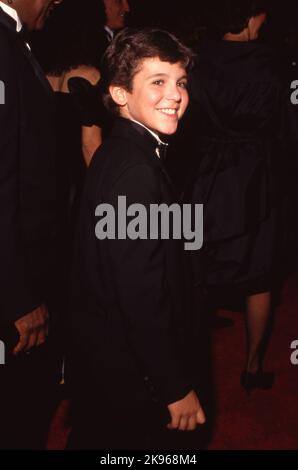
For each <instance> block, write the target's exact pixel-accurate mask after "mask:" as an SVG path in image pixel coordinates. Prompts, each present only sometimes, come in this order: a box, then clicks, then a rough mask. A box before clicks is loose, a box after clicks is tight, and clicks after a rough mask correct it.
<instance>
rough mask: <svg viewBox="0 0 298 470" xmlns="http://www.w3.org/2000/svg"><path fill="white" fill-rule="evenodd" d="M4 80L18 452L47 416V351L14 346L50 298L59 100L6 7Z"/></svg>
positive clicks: (1, 175)
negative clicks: (22, 324)
mask: <svg viewBox="0 0 298 470" xmlns="http://www.w3.org/2000/svg"><path fill="white" fill-rule="evenodd" d="M0 80H1V82H3V84H4V88H5V103H4V104H0V227H1V230H0V260H1V261H0V286H1V287H0V289H1V295H0V339H1V340H4V341H5V342H6V346H7V347H6V362H7V364H6V365H5V366H1V367H2V368H1V370H0V386H1V409H0V413H1V423H2V426H1V433H0V448H3V447H4V448H5V446H7V447H13V448H15V447H17V448H18V447H21V446H24V447H26V446H27V444H28V446H32V445H35V444H33V441H31V440H30V437H29V436H31V431H33V432H37V433H39V432H40V429H37V428H36V429H34V426H35V424H36V421H35V416H34V410H31V409H30V407H31V405H32V406H34V407H36V409H37V410H38V411H37V413H40V416H41V415H42V413H43V411H41V410H42V407H44V406H45V403H44V402H43V403H41V402H40V403H39V401H38V400H39V399H40V397H39V398H38V395H39V394H41V393H44V390H43V391H41V390H40V386H41V385H42V382H43V380H44V375H45V374H48V377H50V376H51V373H50V370H47V365H46V363H45V362H44V355H46V353H45V349H46V347H43V348H42V349H41V350H40V351H39V352H32V353H31V355H28V356H27V355H25V354H24V353H23V354H21V355H20V356H19V357H17V358H12V357H10V355H9V349H10V347H12V346H14V345H15V344H16V341H17V335H16V333H17V331H16V330H14V322H15V321H16V320H17V319H18V318H21V317H23V316H24V315H26V314H27V313H29V312H31V311H32V310H34V309H35V308H36V307H38V306H39V305H40V304H41V303H43V302H47V300H48V298H49V296H50V290H51V289H50V284H51V282H52V276H53V269H52V264H53V259H54V256H53V252H54V245H55V244H54V240H55V237H56V230H57V227H56V224H55V220H56V196H55V194H56V191H55V161H54V157H55V152H54V136H53V122H52V106H53V100H52V93H51V89H50V87H49V85H48V83H47V80H46V78H45V77H44V76H43V75H42V72H41V70H40V68H39V66H38V64H37V63H36V61H35V59H34V58H33V57H32V55H31V52H30V51H29V49H28V48H27V46H26V44H25V43H24V41H23V39H22V35H21V34H18V33H17V32H16V24H15V22H14V20H13V19H11V17H10V16H8V15H7V14H6V13H5V12H4V11H3V10H2V9H1V8H0ZM8 341H11V344H8ZM39 358H41V362H40V361H39ZM32 364H33V365H34V368H33V369H32V368H31V365H32ZM29 370H30V372H29ZM25 384H26V386H25ZM31 386H32V389H31ZM45 386H46V385H45ZM20 389H22V391H21V390H20ZM31 392H32V393H31ZM22 397H23V399H24V403H23V402H21V399H22ZM35 400H36V403H35V404H34V401H35ZM41 401H42V400H41ZM39 405H40V409H39V408H38V406H39ZM2 408H3V409H2ZM26 413H27V414H26ZM6 419H7V422H6V421H5V420H6ZM38 419H39V418H38ZM23 421H24V422H23ZM30 425H31V426H30ZM22 431H23V434H22ZM2 432H4V433H5V436H4V437H3V434H2ZM10 433H11V434H10ZM19 434H20V441H18V437H19ZM40 437H41V436H40ZM10 438H11V439H12V441H13V442H12V441H10ZM27 438H28V439H27ZM22 439H24V440H23V441H22ZM34 442H35V441H34ZM36 445H37V444H36ZM7 447H6V448H7Z"/></svg>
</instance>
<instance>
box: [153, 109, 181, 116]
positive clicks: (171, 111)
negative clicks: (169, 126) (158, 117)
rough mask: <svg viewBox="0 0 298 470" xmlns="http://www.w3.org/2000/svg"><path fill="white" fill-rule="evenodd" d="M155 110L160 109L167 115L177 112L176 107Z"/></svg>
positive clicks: (174, 114) (173, 114)
mask: <svg viewBox="0 0 298 470" xmlns="http://www.w3.org/2000/svg"><path fill="white" fill-rule="evenodd" d="M157 111H160V112H161V113H163V114H166V115H167V116H177V114H178V109H176V108H158V109H157Z"/></svg>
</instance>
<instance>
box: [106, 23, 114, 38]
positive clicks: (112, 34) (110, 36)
mask: <svg viewBox="0 0 298 470" xmlns="http://www.w3.org/2000/svg"><path fill="white" fill-rule="evenodd" d="M104 29H105V30H106V32H107V33H108V36H109V39H110V41H112V40H113V39H114V31H113V30H112V29H111V28H109V27H108V26H107V25H105V26H104Z"/></svg>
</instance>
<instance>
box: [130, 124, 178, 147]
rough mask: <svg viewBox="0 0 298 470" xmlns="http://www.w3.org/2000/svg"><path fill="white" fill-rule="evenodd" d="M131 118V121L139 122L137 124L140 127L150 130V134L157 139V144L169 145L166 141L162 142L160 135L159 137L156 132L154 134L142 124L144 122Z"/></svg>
mask: <svg viewBox="0 0 298 470" xmlns="http://www.w3.org/2000/svg"><path fill="white" fill-rule="evenodd" d="M131 120H132V121H133V122H136V123H137V124H139V126H142V127H144V128H145V129H147V131H148V132H150V134H151V135H153V137H154V138H155V140H157V142H158V144H159V145H166V146H168V145H169V144H167V143H166V142H163V141H162V140H161V139H160V137H159V135H158V134H156V133H155V132H153V131H152V130H151V129H148V127H146V126H144V124H142V123H141V122H139V121H136V120H135V119H131Z"/></svg>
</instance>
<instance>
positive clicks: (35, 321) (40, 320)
mask: <svg viewBox="0 0 298 470" xmlns="http://www.w3.org/2000/svg"><path fill="white" fill-rule="evenodd" d="M48 319H49V313H48V309H47V307H46V306H45V305H44V304H43V305H40V306H39V307H37V308H36V309H35V310H33V311H32V312H30V313H27V315H25V316H24V317H21V318H19V319H18V320H17V321H16V322H15V327H16V329H17V330H18V332H19V335H20V339H19V342H18V344H17V345H16V346H15V348H14V350H13V353H14V354H18V353H19V352H21V351H29V349H31V348H33V347H35V346H40V345H41V344H43V343H44V342H45V340H46V337H47V335H48Z"/></svg>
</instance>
